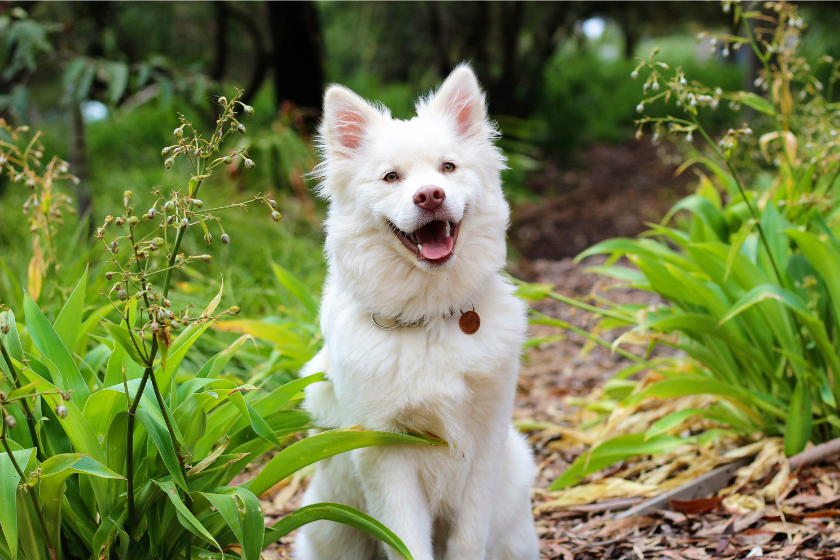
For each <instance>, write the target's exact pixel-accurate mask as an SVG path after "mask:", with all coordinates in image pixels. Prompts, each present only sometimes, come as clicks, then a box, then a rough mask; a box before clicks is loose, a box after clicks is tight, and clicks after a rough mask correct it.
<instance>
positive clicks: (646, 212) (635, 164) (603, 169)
mask: <svg viewBox="0 0 840 560" xmlns="http://www.w3.org/2000/svg"><path fill="white" fill-rule="evenodd" d="M679 161H680V158H679V155H678V154H677V150H676V148H675V147H674V146H673V145H670V144H664V143H663V144H660V145H659V146H654V145H653V144H651V143H650V141H649V140H631V141H628V142H626V143H624V144H621V145H611V144H596V145H593V146H590V147H588V148H585V149H582V150H580V151H579V152H577V153H576V154H575V155H574V156H573V157H572V163H571V165H569V166H566V169H562V170H561V169H559V168H558V167H557V166H556V165H555V164H548V165H547V166H546V168H545V170H543V171H542V172H541V173H540V174H539V175H536V176H535V177H533V178H532V179H531V181H530V182H529V184H528V186H529V188H530V190H532V191H533V192H535V193H537V194H538V195H540V200H539V202H533V203H526V204H522V205H519V206H518V207H515V208H514V209H513V216H512V221H511V230H510V241H511V243H512V244H513V246H514V247H515V248H516V250H517V251H518V252H519V254H520V255H521V256H522V257H524V258H526V259H549V260H560V259H563V258H566V257H574V256H576V255H577V254H579V253H580V252H581V251H583V250H584V249H586V248H587V247H590V246H592V245H594V244H595V243H598V242H599V241H603V240H605V239H610V238H613V237H635V236H636V235H638V234H639V233H641V232H642V231H644V230H645V229H647V228H646V226H645V222H652V221H655V222H658V221H659V220H661V219H662V217H663V216H664V215H665V214H666V213H667V212H668V210H670V208H671V207H672V206H673V205H674V203H676V202H677V201H678V200H679V199H680V198H682V197H683V196H685V194H686V193H687V192H688V186H689V183H690V182H691V180H692V178H693V174H691V173H689V172H686V173H683V174H681V175H680V176H676V175H675V172H676V170H677V165H678V163H677V162H679Z"/></svg>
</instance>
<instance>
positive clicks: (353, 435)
mask: <svg viewBox="0 0 840 560" xmlns="http://www.w3.org/2000/svg"><path fill="white" fill-rule="evenodd" d="M377 445H429V446H440V445H446V443H445V442H443V441H441V440H439V439H434V438H432V437H429V436H419V435H408V434H398V433H394V432H373V431H363V430H359V429H358V428H345V429H342V430H330V431H327V432H322V433H320V434H317V435H314V436H311V437H308V438H306V439H304V440H301V441H298V442H297V443H294V444H292V445H290V446H289V447H287V448H286V449H284V450H283V451H281V452H280V453H278V454H277V455H275V456H274V458H273V459H271V461H269V463H268V464H267V465H266V466H265V467H264V468H263V470H262V471H260V473H259V474H258V475H257V476H256V477H255V478H253V479H251V480H249V481H248V482H246V483H245V484H244V485H243V486H244V487H246V488H248V490H250V491H251V492H253V493H254V494H255V495H257V496H259V495H261V494H262V493H263V492H265V491H266V490H268V489H269V488H271V487H272V486H274V485H275V484H277V483H278V482H280V481H281V480H283V479H284V478H286V477H287V476H289V475H290V474H292V473H294V472H297V471H299V470H300V469H302V468H303V467H305V466H307V465H311V464H312V463H316V462H318V461H320V460H321V459H326V458H327V457H332V456H333V455H338V454H339V453H344V452H346V451H351V450H353V449H359V448H362V447H372V446H377Z"/></svg>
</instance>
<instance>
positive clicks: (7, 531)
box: [0, 448, 35, 558]
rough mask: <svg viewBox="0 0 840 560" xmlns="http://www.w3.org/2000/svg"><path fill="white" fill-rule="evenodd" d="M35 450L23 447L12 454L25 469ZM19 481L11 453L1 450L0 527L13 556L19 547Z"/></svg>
mask: <svg viewBox="0 0 840 560" xmlns="http://www.w3.org/2000/svg"><path fill="white" fill-rule="evenodd" d="M34 451H35V449H34V448H32V449H23V450H19V451H12V455H14V457H15V461H16V462H17V464H18V465H19V466H21V468H22V469H24V470H25V469H26V466H27V465H28V464H29V461H30V460H31V459H32V454H33V452H34ZM19 483H20V475H18V473H17V470H16V469H15V467H14V465H12V461H11V459H10V458H9V455H8V454H7V453H6V452H5V451H0V528H2V529H3V535H4V536H5V537H6V542H7V543H8V545H9V549H10V550H11V552H12V558H14V557H15V556H17V547H18V519H17V508H16V507H15V500H16V497H15V496H16V494H17V489H18V484H19Z"/></svg>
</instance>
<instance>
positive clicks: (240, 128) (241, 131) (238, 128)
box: [236, 124, 245, 134]
mask: <svg viewBox="0 0 840 560" xmlns="http://www.w3.org/2000/svg"><path fill="white" fill-rule="evenodd" d="M236 130H238V131H239V134H245V125H242V124H238V125H236Z"/></svg>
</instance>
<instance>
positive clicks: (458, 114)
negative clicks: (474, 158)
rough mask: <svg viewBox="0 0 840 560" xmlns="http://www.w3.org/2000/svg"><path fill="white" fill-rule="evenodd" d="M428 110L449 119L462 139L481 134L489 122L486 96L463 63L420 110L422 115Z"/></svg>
mask: <svg viewBox="0 0 840 560" xmlns="http://www.w3.org/2000/svg"><path fill="white" fill-rule="evenodd" d="M425 111H434V112H437V113H440V114H443V115H446V116H448V117H450V118H451V119H452V120H453V122H454V124H455V130H456V131H457V132H458V134H459V135H461V136H475V135H476V134H480V133H481V132H482V130H483V129H484V123H485V120H486V119H487V109H486V108H485V104H484V93H483V92H482V91H481V88H480V87H479V85H478V80H477V79H476V77H475V74H474V73H473V71H472V68H470V67H469V66H468V65H467V64H462V65H460V66H458V67H457V68H456V69H455V70H453V71H452V73H451V74H449V77H448V78H446V81H444V82H443V85H442V86H440V89H439V90H438V91H437V93H436V94H435V95H434V97H433V98H432V99H431V100H430V101H429V102H428V104H426V105H425V107H423V108H422V109H421V112H425Z"/></svg>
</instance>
